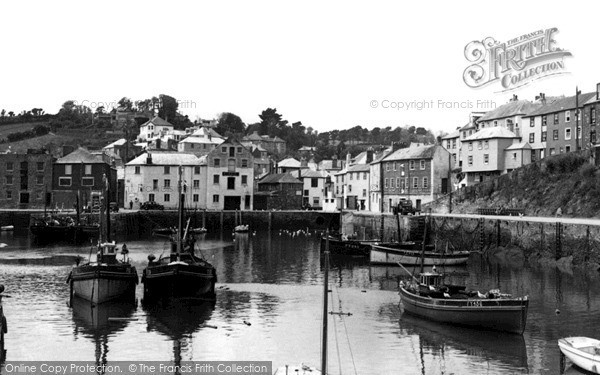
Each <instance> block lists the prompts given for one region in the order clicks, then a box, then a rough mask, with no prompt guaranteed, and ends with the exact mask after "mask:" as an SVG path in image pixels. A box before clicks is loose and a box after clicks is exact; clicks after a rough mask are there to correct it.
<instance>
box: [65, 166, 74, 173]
mask: <svg viewBox="0 0 600 375" xmlns="http://www.w3.org/2000/svg"><path fill="white" fill-rule="evenodd" d="M71 173H73V166H72V165H71V164H65V174H66V175H69V174H71Z"/></svg>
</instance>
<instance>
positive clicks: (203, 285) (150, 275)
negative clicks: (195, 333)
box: [142, 262, 217, 300]
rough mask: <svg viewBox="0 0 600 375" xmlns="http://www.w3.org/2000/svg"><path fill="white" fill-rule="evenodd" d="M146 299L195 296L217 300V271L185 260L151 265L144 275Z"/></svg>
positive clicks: (196, 297)
mask: <svg viewBox="0 0 600 375" xmlns="http://www.w3.org/2000/svg"><path fill="white" fill-rule="evenodd" d="M142 281H143V283H144V299H145V300H154V299H162V298H195V299H204V300H215V299H216V294H215V283H216V281H217V276H216V271H215V269H214V268H212V267H205V266H200V265H194V264H191V265H189V264H185V263H184V262H173V263H170V264H165V265H157V266H149V267H148V268H146V269H145V270H144V274H143V276H142Z"/></svg>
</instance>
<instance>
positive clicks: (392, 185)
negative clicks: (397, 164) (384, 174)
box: [390, 178, 394, 189]
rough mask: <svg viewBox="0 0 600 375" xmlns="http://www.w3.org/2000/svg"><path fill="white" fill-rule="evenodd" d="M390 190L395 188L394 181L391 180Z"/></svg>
mask: <svg viewBox="0 0 600 375" xmlns="http://www.w3.org/2000/svg"><path fill="white" fill-rule="evenodd" d="M390 188H392V189H393V188H394V179H393V178H390Z"/></svg>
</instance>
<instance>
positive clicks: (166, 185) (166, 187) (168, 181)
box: [164, 180, 171, 189]
mask: <svg viewBox="0 0 600 375" xmlns="http://www.w3.org/2000/svg"><path fill="white" fill-rule="evenodd" d="M164 188H165V189H170V188H171V180H165V184H164Z"/></svg>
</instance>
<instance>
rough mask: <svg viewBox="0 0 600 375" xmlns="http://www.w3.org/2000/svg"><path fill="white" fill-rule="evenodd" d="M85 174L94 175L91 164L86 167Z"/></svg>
mask: <svg viewBox="0 0 600 375" xmlns="http://www.w3.org/2000/svg"><path fill="white" fill-rule="evenodd" d="M84 170H85V172H84V174H92V165H91V164H86V165H84Z"/></svg>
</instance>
